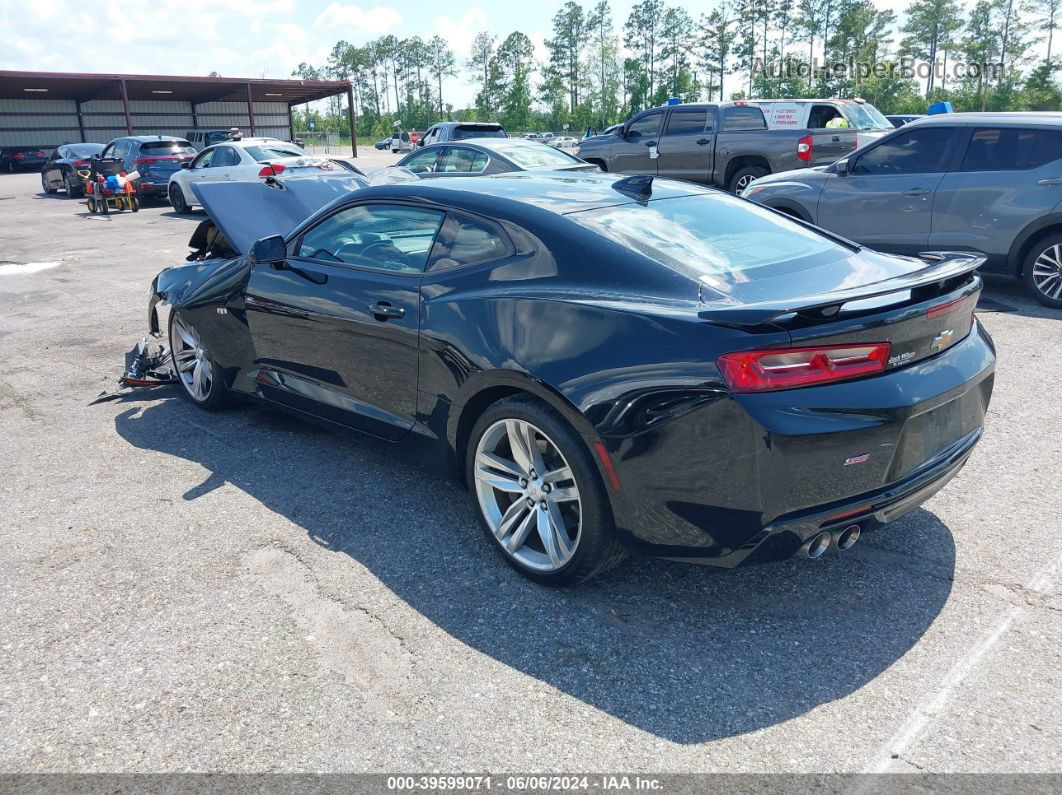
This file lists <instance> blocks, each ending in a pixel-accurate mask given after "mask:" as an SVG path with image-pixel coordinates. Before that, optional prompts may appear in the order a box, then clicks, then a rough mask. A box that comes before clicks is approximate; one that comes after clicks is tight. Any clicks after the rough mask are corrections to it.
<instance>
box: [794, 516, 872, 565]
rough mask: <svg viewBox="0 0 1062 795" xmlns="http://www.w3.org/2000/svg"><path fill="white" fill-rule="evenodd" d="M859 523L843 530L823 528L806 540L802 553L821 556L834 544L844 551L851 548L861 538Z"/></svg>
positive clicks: (809, 556) (811, 556)
mask: <svg viewBox="0 0 1062 795" xmlns="http://www.w3.org/2000/svg"><path fill="white" fill-rule="evenodd" d="M859 534H860V530H859V525H857V524H853V525H849V526H848V527H846V528H844V529H843V530H823V531H822V532H821V533H818V534H816V535H813V536H812V537H811V538H809V539H808V540H807V541H805V542H804V546H802V547H801V548H800V554H802V555H803V556H804V557H806V558H819V557H822V556H823V555H825V554H826V551H827V550H829V548H830V546H831V545H833V546H835V547H837V549H839V550H841V551H842V552H843V551H844V550H846V549H851V548H852V547H854V546H855V543H856V541H858V540H859Z"/></svg>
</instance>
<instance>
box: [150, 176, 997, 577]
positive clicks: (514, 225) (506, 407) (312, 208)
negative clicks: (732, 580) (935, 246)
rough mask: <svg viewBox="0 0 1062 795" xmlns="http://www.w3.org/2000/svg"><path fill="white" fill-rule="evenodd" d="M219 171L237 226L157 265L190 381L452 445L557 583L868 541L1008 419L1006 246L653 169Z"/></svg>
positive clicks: (519, 558) (214, 205)
mask: <svg viewBox="0 0 1062 795" xmlns="http://www.w3.org/2000/svg"><path fill="white" fill-rule="evenodd" d="M196 189H197V191H198V192H199V193H200V198H201V199H202V203H203V206H204V208H205V209H206V210H207V212H208V213H209V214H210V216H211V218H212V219H213V223H214V224H216V230H214V234H213V235H212V237H211V240H212V241H213V242H208V243H207V244H205V245H204V246H203V247H202V248H203V249H205V250H204V253H202V254H201V256H203V257H205V258H204V259H201V260H199V261H197V262H193V263H191V264H188V265H184V266H180V267H175V268H170V269H168V270H165V271H163V272H162V273H160V274H159V275H158V276H157V277H156V279H155V282H154V284H153V289H152V298H151V304H150V309H149V320H150V323H151V325H152V328H153V330H154V331H156V332H158V331H159V316H158V313H157V305H158V304H159V302H160V301H161V302H166V303H168V304H169V305H170V307H171V309H170V312H169V319H168V335H169V340H170V346H171V350H172V355H173V365H174V367H175V368H176V370H177V372H178V375H179V379H180V381H181V383H182V385H183V390H184V392H185V394H186V396H187V397H188V398H189V399H190V400H191V401H192V402H194V403H195V404H197V405H199V406H201V407H202V408H205V409H217V408H220V407H221V406H223V405H225V404H226V403H228V402H229V401H230V400H231V398H232V397H233V396H246V397H254V398H258V399H261V400H265V401H268V402H270V403H273V404H278V405H280V406H283V407H286V408H288V409H291V410H294V411H296V412H301V413H304V414H307V415H312V416H313V417H315V418H318V419H323V420H326V421H329V422H331V423H334V424H337V425H341V426H345V427H348V428H354V429H357V430H360V431H364V432H367V433H370V434H374V435H376V436H379V437H383V438H384V439H388V440H392V441H399V440H401V439H402V438H403V437H408V436H410V435H416V436H420V437H424V438H427V439H430V440H433V441H434V442H435V443H436V444H437V445H438V446H439V448H440V449H441V450H443V451H445V452H446V453H447V454H448V458H449V459H450V461H451V462H452V464H453V466H454V468H455V470H456V472H457V473H458V475H459V477H461V478H462V479H463V481H464V482H465V483H466V484H467V486H468V488H469V490H470V491H471V492H472V494H473V496H474V503H475V506H476V510H477V513H478V515H479V517H480V519H481V520H482V523H483V525H484V527H485V529H486V531H487V534H488V536H489V538H490V539H491V540H492V543H493V545H494V546H495V547H496V548H497V550H498V551H499V553H500V554H501V555H502V556H503V557H504V558H505V560H507V561H508V562H509V563H510V564H511V565H513V566H514V567H515V568H516V569H517V570H519V571H520V572H521V573H523V574H525V575H527V576H528V577H531V578H532V579H534V580H537V581H539V582H543V583H549V584H562V583H571V582H576V581H579V580H583V579H585V578H587V577H590V576H592V575H594V574H596V573H598V572H601V571H604V570H605V569H607V568H608V567H610V566H611V565H613V564H614V563H615V562H617V561H618V560H621V559H622V557H623V555H624V553H625V552H626V551H628V550H633V551H636V552H640V553H644V554H649V555H656V556H661V557H666V558H673V559H681V560H686V561H691V562H698V563H710V564H715V565H720V566H736V565H740V564H745V563H751V562H758V561H765V560H775V559H779V558H784V557H787V556H790V555H793V554H796V553H798V552H801V553H803V554H805V555H807V556H810V557H817V556H819V555H821V554H822V553H824V552H826V551H828V550H830V549H846V548H848V547H849V546H851V545H852V544H853V543H855V541H856V540H857V539H858V537H859V534H860V533H861V532H866V531H867V530H871V529H875V528H877V527H879V526H880V525H882V524H884V523H886V522H889V521H892V520H893V519H896V518H897V517H899V516H901V515H903V514H904V513H906V512H908V511H910V510H912V509H913V508H915V507H916V506H918V505H920V504H921V503H922V502H924V501H925V500H926V499H927V498H928V497H929V496H930V495H932V494H933V493H935V492H936V491H937V490H938V489H940V488H941V487H942V486H943V485H944V484H945V483H946V482H947V481H948V480H950V479H951V478H952V477H953V476H954V475H955V474H956V473H957V472H958V471H959V469H960V468H961V467H962V465H963V464H964V463H965V461H966V459H967V457H968V456H969V455H970V453H971V451H972V449H973V447H974V445H975V444H976V442H977V440H978V439H979V437H980V435H981V429H982V423H983V419H984V415H985V410H986V407H987V405H988V401H989V397H990V395H991V391H992V380H993V373H994V363H995V355H994V350H993V346H992V341H991V339H990V338H989V336H988V334H987V333H986V332H985V330H984V329H982V328H981V326H980V325H979V324H978V323H977V322H976V320H975V319H974V315H973V310H974V306H975V304H976V302H977V298H978V295H979V293H980V289H981V281H980V279H979V277H978V276H977V275H976V273H975V269H976V267H977V266H978V265H979V264H980V262H981V259H980V258H979V257H976V256H972V255H969V254H957V253H938V254H926V255H924V256H923V257H922V258H920V259H915V258H908V257H897V256H887V255H882V254H878V253H875V252H873V251H869V250H866V249H861V248H859V247H858V246H856V245H854V244H852V243H849V242H847V241H845V240H843V239H839V238H835V237H831V236H829V235H828V234H827V233H825V232H823V231H821V230H818V229H815V228H813V227H810V226H808V225H805V224H803V223H801V222H798V221H794V220H792V219H789V218H786V217H783V216H781V215H778V214H776V213H775V212H774V211H772V210H768V209H765V208H762V207H759V206H756V205H754V204H752V203H750V202H747V201H745V200H743V199H739V198H736V197H733V196H729V195H726V194H723V193H721V192H717V191H713V190H711V189H707V188H701V187H698V186H695V185H691V184H687V183H680V182H671V181H667V180H653V179H652V178H649V177H627V178H624V179H617V178H616V176H615V175H608V174H595V173H586V174H582V173H576V174H546V173H528V174H509V175H501V176H495V177H466V178H453V179H448V180H445V181H442V180H433V181H430V182H414V183H405V184H395V185H382V186H373V187H367V188H364V189H360V190H356V191H353V192H349V191H344V192H341V193H338V194H333V193H329V191H336V190H338V189H337V188H335V187H334V185H332V186H330V185H328V184H327V183H326V181H314V180H307V181H305V182H304V183H302V184H296V182H295V181H294V180H293V181H292V182H291V183H289V184H288V185H287V186H283V185H279V184H273V185H269V184H265V183H260V184H250V183H247V184H236V183H232V184H225V183H216V184H206V183H204V184H200V185H197V186H196ZM318 208H320V209H318ZM164 330H165V329H164Z"/></svg>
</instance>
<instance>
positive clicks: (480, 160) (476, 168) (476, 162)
mask: <svg viewBox="0 0 1062 795" xmlns="http://www.w3.org/2000/svg"><path fill="white" fill-rule="evenodd" d="M489 160H490V158H489V157H487V156H486V155H485V154H483V153H482V152H476V155H475V157H473V158H472V173H473V174H478V173H479V172H480V171H482V170H483V169H485V168H486V167H487V162H488V161H489Z"/></svg>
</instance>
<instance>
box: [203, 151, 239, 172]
mask: <svg viewBox="0 0 1062 795" xmlns="http://www.w3.org/2000/svg"><path fill="white" fill-rule="evenodd" d="M214 152H215V154H214V159H213V160H212V161H211V162H210V167H211V168H223V167H224V166H234V165H236V164H237V163H239V162H240V158H239V156H238V155H237V154H236V150H235V149H233V148H232V147H231V146H219V147H218V148H217V149H215V150H214Z"/></svg>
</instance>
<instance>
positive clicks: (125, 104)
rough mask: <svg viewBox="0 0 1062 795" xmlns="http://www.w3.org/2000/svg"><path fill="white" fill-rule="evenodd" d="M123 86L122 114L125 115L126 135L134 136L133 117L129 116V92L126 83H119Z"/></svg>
mask: <svg viewBox="0 0 1062 795" xmlns="http://www.w3.org/2000/svg"><path fill="white" fill-rule="evenodd" d="M118 82H119V83H120V84H121V86H122V112H123V113H124V114H125V134H126V135H132V134H133V117H132V116H130V115H129V92H128V91H127V90H126V87H125V81H124V80H119V81H118Z"/></svg>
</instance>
